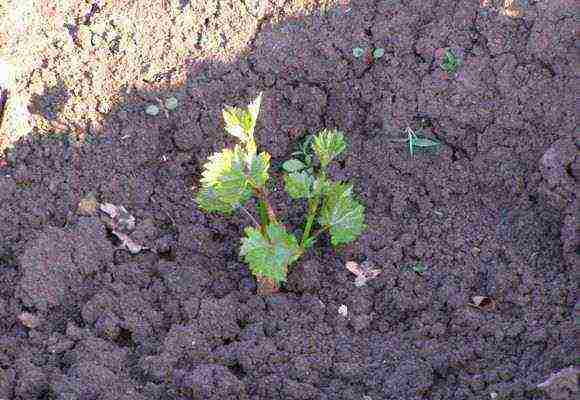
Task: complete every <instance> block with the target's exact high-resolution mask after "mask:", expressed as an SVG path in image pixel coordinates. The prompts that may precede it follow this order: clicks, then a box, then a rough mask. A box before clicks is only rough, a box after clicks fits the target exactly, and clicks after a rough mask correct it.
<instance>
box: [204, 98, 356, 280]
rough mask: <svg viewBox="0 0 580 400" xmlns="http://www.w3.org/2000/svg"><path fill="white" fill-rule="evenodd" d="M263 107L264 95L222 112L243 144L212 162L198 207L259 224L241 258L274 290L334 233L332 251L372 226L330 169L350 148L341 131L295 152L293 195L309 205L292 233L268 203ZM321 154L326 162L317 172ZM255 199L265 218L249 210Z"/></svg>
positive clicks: (288, 173)
mask: <svg viewBox="0 0 580 400" xmlns="http://www.w3.org/2000/svg"><path fill="white" fill-rule="evenodd" d="M260 103H261V94H260V95H259V96H258V98H257V99H256V100H255V101H254V102H252V103H251V104H250V105H249V106H248V107H247V109H240V108H236V107H226V108H225V110H224V111H223V118H224V121H225V130H226V132H227V133H229V134H230V135H232V136H234V137H236V138H237V139H238V140H239V141H240V143H239V144H237V145H236V146H235V147H234V148H233V149H223V150H222V151H221V152H218V153H215V154H213V155H212V156H210V157H209V159H208V161H207V163H206V164H205V165H204V171H203V173H202V178H201V188H200V190H199V191H198V193H197V195H196V202H197V205H198V206H199V207H200V208H201V209H203V210H204V211H206V212H217V213H222V214H226V215H228V214H231V213H233V212H235V211H238V210H243V211H244V212H245V213H246V214H247V215H248V216H249V217H250V220H251V221H252V222H253V224H254V226H250V227H246V228H245V233H244V237H243V238H242V245H241V248H240V256H241V257H242V258H243V259H244V261H245V262H246V263H247V264H248V265H249V267H250V270H251V271H252V273H253V274H254V275H255V276H256V278H257V279H258V283H259V284H260V283H263V285H264V286H267V287H272V288H273V290H274V291H275V290H277V289H278V288H279V285H280V284H281V283H282V282H284V281H285V280H286V276H287V273H288V269H289V267H290V266H291V265H292V264H293V263H295V262H296V261H297V260H298V259H299V258H300V257H301V256H302V255H303V254H304V253H305V252H306V251H307V250H308V249H309V248H310V247H312V246H313V244H314V243H315V241H316V239H317V238H318V236H319V235H321V234H323V233H327V234H329V235H330V241H331V244H332V245H333V246H338V245H341V244H345V243H349V242H352V241H353V240H354V239H356V238H357V237H358V236H359V235H360V234H361V233H362V231H363V230H364V228H365V224H364V207H363V206H362V205H361V204H360V203H359V202H358V201H357V200H355V198H354V194H353V189H352V186H351V185H349V184H347V183H344V182H333V181H331V180H330V179H329V178H328V177H327V171H326V169H327V167H328V165H329V164H330V163H331V162H332V161H333V160H334V159H336V157H338V156H339V155H340V154H341V153H342V152H343V151H344V150H345V149H346V140H345V138H344V134H343V133H342V132H340V131H338V130H328V129H324V130H322V131H321V132H319V133H318V134H316V135H314V136H311V137H309V138H308V139H307V140H306V141H305V142H303V143H302V145H301V148H300V150H299V151H298V152H296V153H294V154H293V155H294V156H297V158H292V159H290V160H287V161H286V162H284V163H283V164H282V168H283V170H284V175H283V179H284V186H285V190H286V192H287V193H288V195H289V196H290V197H291V198H292V199H295V200H306V201H307V203H308V213H307V215H306V221H305V224H304V228H303V230H302V235H301V237H300V240H298V239H297V238H296V236H294V235H293V234H292V233H290V232H288V231H287V230H286V228H285V227H284V226H283V225H282V223H280V221H279V220H278V217H277V216H276V212H275V211H274V209H273V207H272V206H271V204H270V202H269V200H268V191H267V187H266V183H267V182H268V179H269V172H268V170H269V168H270V155H269V154H268V153H265V152H262V153H258V151H257V144H256V141H255V138H254V130H255V127H256V123H257V120H258V115H259V109H260ZM314 156H316V158H317V159H318V161H319V163H318V164H317V165H318V166H317V167H316V168H315V166H314V162H313V158H314ZM251 198H255V199H256V200H257V202H256V211H257V213H258V218H255V217H254V216H253V214H252V213H251V212H250V211H248V209H247V208H246V203H248V201H249V200H250V199H251ZM315 227H317V229H316V230H314V228H315ZM313 230H314V231H313Z"/></svg>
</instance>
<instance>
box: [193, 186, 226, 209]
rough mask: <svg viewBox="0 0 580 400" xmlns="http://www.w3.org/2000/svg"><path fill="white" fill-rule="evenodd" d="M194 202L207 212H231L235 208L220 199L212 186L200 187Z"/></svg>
mask: <svg viewBox="0 0 580 400" xmlns="http://www.w3.org/2000/svg"><path fill="white" fill-rule="evenodd" d="M195 202H196V203H197V205H198V206H199V207H200V208H201V209H202V210H204V211H207V212H219V213H222V214H231V213H232V212H233V211H234V209H235V208H234V206H232V205H230V204H228V203H225V202H223V201H221V200H220V198H219V197H218V196H217V194H216V191H215V190H214V189H213V188H212V187H202V188H201V190H200V191H199V192H198V193H197V196H196V197H195Z"/></svg>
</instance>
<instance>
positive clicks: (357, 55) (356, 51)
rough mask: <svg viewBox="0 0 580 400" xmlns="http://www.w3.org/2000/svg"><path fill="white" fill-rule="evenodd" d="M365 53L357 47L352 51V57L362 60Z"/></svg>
mask: <svg viewBox="0 0 580 400" xmlns="http://www.w3.org/2000/svg"><path fill="white" fill-rule="evenodd" d="M364 53H365V51H364V49H362V48H360V47H355V48H354V49H352V55H353V56H354V57H355V58H361V57H362V55H363V54H364Z"/></svg>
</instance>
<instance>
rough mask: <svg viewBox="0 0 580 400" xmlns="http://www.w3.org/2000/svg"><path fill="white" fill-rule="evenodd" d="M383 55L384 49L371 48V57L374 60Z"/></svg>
mask: <svg viewBox="0 0 580 400" xmlns="http://www.w3.org/2000/svg"><path fill="white" fill-rule="evenodd" d="M384 55H385V49H381V48H378V49H374V50H373V58H374V59H375V60H378V59H379V58H382V57H383V56H384Z"/></svg>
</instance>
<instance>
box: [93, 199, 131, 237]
mask: <svg viewBox="0 0 580 400" xmlns="http://www.w3.org/2000/svg"><path fill="white" fill-rule="evenodd" d="M99 208H100V210H101V211H102V212H104V213H105V214H107V215H108V216H109V217H110V219H109V220H107V219H105V220H104V221H105V223H106V224H107V225H108V226H109V228H111V229H113V230H116V231H123V232H130V231H132V230H133V229H135V217H133V216H132V215H131V214H129V212H128V211H127V209H126V208H125V207H123V206H116V205H114V204H111V203H102V204H101V205H100V207H99Z"/></svg>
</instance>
